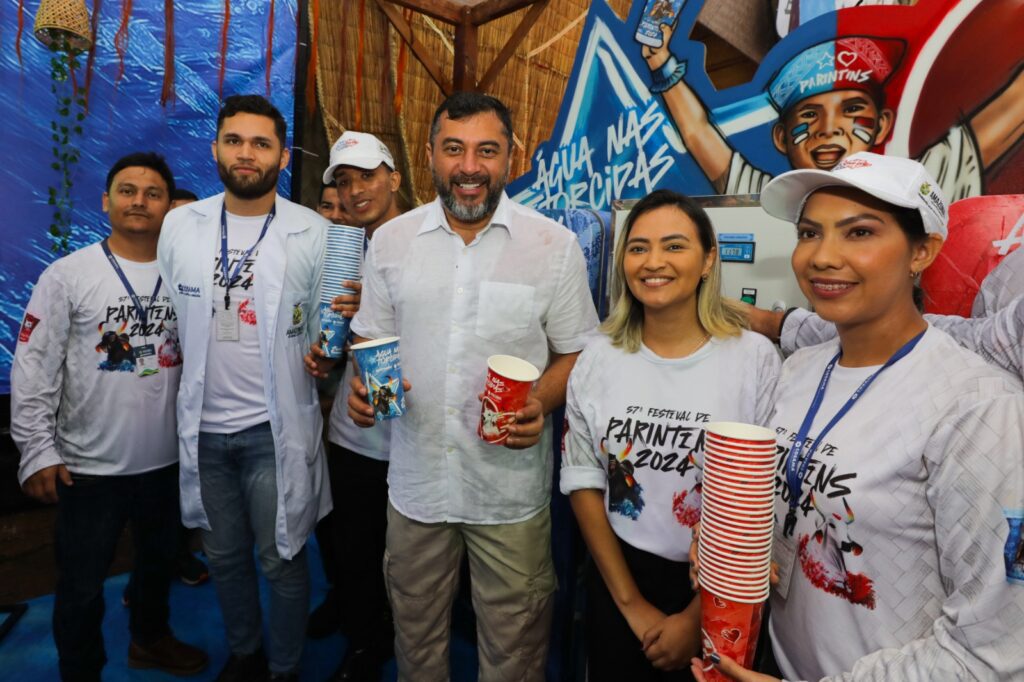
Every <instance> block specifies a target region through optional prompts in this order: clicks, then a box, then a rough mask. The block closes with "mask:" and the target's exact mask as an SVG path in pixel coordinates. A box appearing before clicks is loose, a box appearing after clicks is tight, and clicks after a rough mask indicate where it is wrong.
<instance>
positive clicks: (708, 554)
mask: <svg viewBox="0 0 1024 682" xmlns="http://www.w3.org/2000/svg"><path fill="white" fill-rule="evenodd" d="M697 556H698V557H699V558H700V566H701V568H704V569H708V568H709V567H710V568H713V569H714V570H713V571H712V573H719V574H720V575H723V576H725V575H728V574H729V572H730V571H736V572H737V573H738V574H740V575H744V576H754V577H757V578H763V577H764V576H766V575H768V574H769V572H770V571H771V557H770V556H767V555H766V556H765V558H764V559H761V560H759V561H758V560H753V559H752V560H749V561H748V560H747V559H744V558H742V557H736V556H735V555H728V556H727V555H726V554H725V553H719V552H718V551H717V550H714V549H711V548H710V547H706V546H704V545H703V544H698V545H697ZM712 577H714V576H712Z"/></svg>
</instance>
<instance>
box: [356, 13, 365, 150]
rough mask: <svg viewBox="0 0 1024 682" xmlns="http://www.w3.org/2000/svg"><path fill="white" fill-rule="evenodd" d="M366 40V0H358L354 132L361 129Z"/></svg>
mask: <svg viewBox="0 0 1024 682" xmlns="http://www.w3.org/2000/svg"><path fill="white" fill-rule="evenodd" d="M365 39H366V0H359V50H358V51H357V52H356V110H355V115H354V116H353V124H354V128H355V130H362V129H363V56H364V55H363V53H364V46H363V43H364V42H365Z"/></svg>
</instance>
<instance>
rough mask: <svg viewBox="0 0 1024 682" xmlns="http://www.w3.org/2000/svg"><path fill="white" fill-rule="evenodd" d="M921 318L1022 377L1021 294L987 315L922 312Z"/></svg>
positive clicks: (1023, 303) (1023, 311)
mask: <svg viewBox="0 0 1024 682" xmlns="http://www.w3.org/2000/svg"><path fill="white" fill-rule="evenodd" d="M925 319H926V320H928V322H929V324H932V325H934V326H935V327H936V328H938V329H941V330H942V331H944V332H946V333H947V334H949V335H950V336H952V337H953V339H954V340H956V342H957V343H959V344H960V345H961V346H963V347H964V348H967V349H968V350H972V351H974V352H975V353H977V354H978V355H980V356H981V357H983V358H984V359H985V360H986V361H988V362H989V363H991V364H993V365H996V366H997V367H1002V368H1003V369H1005V370H1007V371H1009V372H1013V373H1014V374H1016V375H1017V376H1024V343H1022V341H1024V296H1020V297H1018V298H1017V299H1016V300H1014V302H1013V303H1011V304H1010V305H1008V306H1006V307H1005V308H1003V309H1002V310H1000V311H999V312H997V313H995V314H994V315H989V316H988V317H970V318H967V317H959V316H957V315H925Z"/></svg>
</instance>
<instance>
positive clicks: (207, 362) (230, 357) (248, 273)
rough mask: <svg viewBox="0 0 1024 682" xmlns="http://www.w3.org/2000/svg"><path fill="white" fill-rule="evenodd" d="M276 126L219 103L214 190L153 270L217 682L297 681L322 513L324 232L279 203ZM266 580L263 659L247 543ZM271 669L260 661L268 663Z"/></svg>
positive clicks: (253, 107) (268, 113)
mask: <svg viewBox="0 0 1024 682" xmlns="http://www.w3.org/2000/svg"><path fill="white" fill-rule="evenodd" d="M285 135H286V124H285V120H284V118H283V117H282V116H281V113H280V112H279V111H278V110H277V109H276V108H274V106H273V105H271V104H270V102H268V101H267V100H266V99H264V98H263V97H260V96H258V95H235V96H232V97H228V98H227V99H226V100H225V102H224V107H223V108H222V109H221V111H220V114H219V115H218V117H217V138H216V140H215V141H214V142H213V145H212V147H213V156H214V159H215V160H216V162H217V170H218V174H219V175H220V178H221V181H222V182H223V183H224V187H225V192H224V194H220V195H217V196H214V197H210V198H208V199H204V200H202V201H197V202H195V203H192V204H188V205H187V206H183V207H181V208H177V209H175V210H173V211H171V212H170V213H169V214H168V216H167V220H166V222H165V224H164V229H163V232H162V234H161V236H160V245H159V251H158V256H159V263H160V272H161V274H162V275H163V276H164V280H165V281H166V282H167V286H168V287H170V290H171V296H172V298H173V300H174V306H175V309H176V310H177V311H178V316H179V320H180V325H181V339H182V349H183V351H184V358H185V364H184V368H183V372H182V381H181V391H180V393H179V396H178V438H179V449H180V454H181V499H182V517H183V520H184V522H185V524H186V525H187V526H190V527H196V526H198V527H200V528H203V533H202V535H203V548H204V550H205V552H206V555H207V557H208V558H209V563H210V573H211V575H212V577H213V582H214V585H215V587H216V588H217V596H218V598H219V600H220V606H221V611H222V612H223V615H224V625H225V629H226V634H227V639H228V644H229V646H230V648H231V658H230V659H229V660H228V662H227V665H226V666H225V667H224V669H223V670H222V671H221V673H220V676H219V677H218V678H217V679H218V680H220V681H221V682H229V681H231V680H238V681H239V682H242V681H247V680H253V679H263V678H264V677H265V676H266V674H267V669H268V668H269V671H270V674H271V679H283V680H289V679H298V674H297V669H298V665H299V661H300V659H301V656H302V646H303V642H304V639H305V637H304V635H305V629H306V617H307V610H308V607H309V569H308V565H307V563H306V553H305V551H304V546H305V542H306V539H307V537H308V536H309V534H310V532H312V530H313V527H314V526H315V525H316V521H317V519H318V518H320V517H321V516H323V515H324V514H325V513H326V512H327V511H329V509H330V493H329V491H328V490H327V489H326V488H327V485H326V482H327V477H326V472H325V470H324V461H323V456H322V445H321V440H320V433H321V429H322V419H321V416H320V408H319V406H318V404H317V399H316V387H315V385H314V381H313V378H312V377H310V376H309V375H308V374H306V373H305V372H304V371H303V355H304V354H305V349H306V348H308V347H309V344H310V343H311V342H312V340H313V339H315V338H316V337H317V326H318V325H317V319H316V318H317V315H316V314H315V313H314V312H313V311H314V310H315V307H316V301H317V299H318V296H319V281H320V273H321V269H322V265H323V251H324V236H325V228H326V221H325V220H324V219H323V218H321V217H320V216H319V215H317V214H316V213H315V212H313V211H311V210H309V209H307V208H303V207H302V206H298V205H296V204H293V203H292V202H290V201H288V200H286V199H284V198H283V197H280V196H277V194H276V192H275V188H276V187H277V179H278V173H279V172H280V171H281V170H282V169H284V167H285V166H286V165H287V164H288V159H289V153H288V148H287V147H286V146H285ZM254 544H255V545H256V548H257V552H258V555H259V562H260V567H261V568H262V569H263V574H264V575H265V576H266V578H267V581H268V582H269V583H270V619H269V620H270V637H269V644H270V647H269V649H270V651H269V656H266V657H264V654H263V648H262V645H261V643H262V627H261V626H262V622H263V618H262V615H261V613H260V605H259V591H258V585H257V579H256V570H255V566H254V562H253V545H254ZM268 659H269V664H268Z"/></svg>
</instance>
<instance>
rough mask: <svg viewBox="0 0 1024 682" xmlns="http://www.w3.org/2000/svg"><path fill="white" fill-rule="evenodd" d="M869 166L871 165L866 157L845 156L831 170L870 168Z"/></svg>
mask: <svg viewBox="0 0 1024 682" xmlns="http://www.w3.org/2000/svg"><path fill="white" fill-rule="evenodd" d="M870 167H871V162H870V161H868V160H867V159H851V158H846V159H843V160H842V161H840V162H839V163H838V164H837V165H836V167H835V168H833V169H832V170H833V171H837V170H844V169H847V168H870Z"/></svg>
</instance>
